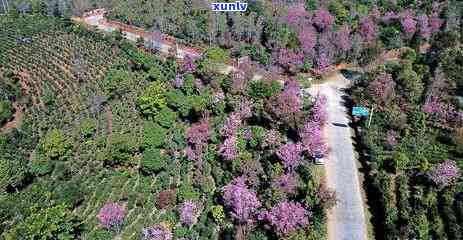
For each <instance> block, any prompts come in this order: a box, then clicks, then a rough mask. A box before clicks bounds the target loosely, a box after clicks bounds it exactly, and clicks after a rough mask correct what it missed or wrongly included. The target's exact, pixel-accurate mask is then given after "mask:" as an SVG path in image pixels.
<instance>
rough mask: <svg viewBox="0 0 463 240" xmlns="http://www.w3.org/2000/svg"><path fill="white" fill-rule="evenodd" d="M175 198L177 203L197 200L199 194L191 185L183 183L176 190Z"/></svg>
mask: <svg viewBox="0 0 463 240" xmlns="http://www.w3.org/2000/svg"><path fill="white" fill-rule="evenodd" d="M177 198H178V201H179V202H184V201H186V200H197V199H198V198H199V192H198V191H197V190H196V189H195V188H194V187H193V186H192V185H191V184H189V183H188V182H185V181H184V182H183V183H182V185H181V186H180V188H179V189H178V195H177Z"/></svg>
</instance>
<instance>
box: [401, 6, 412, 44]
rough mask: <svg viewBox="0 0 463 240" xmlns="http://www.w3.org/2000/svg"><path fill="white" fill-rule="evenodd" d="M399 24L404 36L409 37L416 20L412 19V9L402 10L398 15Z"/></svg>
mask: <svg viewBox="0 0 463 240" xmlns="http://www.w3.org/2000/svg"><path fill="white" fill-rule="evenodd" d="M400 24H401V25H402V29H403V32H404V35H405V38H407V39H410V38H412V37H413V35H414V34H415V32H416V21H415V19H414V14H413V11H412V10H410V9H407V10H405V11H404V12H402V14H401V17H400Z"/></svg>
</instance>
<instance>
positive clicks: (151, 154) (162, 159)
mask: <svg viewBox="0 0 463 240" xmlns="http://www.w3.org/2000/svg"><path fill="white" fill-rule="evenodd" d="M167 161H168V157H167V156H165V155H164V154H163V153H162V152H161V150H160V149H157V148H149V149H148V150H146V151H145V152H144V153H143V158H142V160H141V168H142V170H143V171H144V172H146V173H156V172H159V171H161V170H164V169H165V167H166V166H167Z"/></svg>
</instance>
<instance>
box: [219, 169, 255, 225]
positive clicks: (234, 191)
mask: <svg viewBox="0 0 463 240" xmlns="http://www.w3.org/2000/svg"><path fill="white" fill-rule="evenodd" d="M223 199H224V202H225V204H226V205H227V207H229V208H230V209H231V210H232V212H231V215H232V217H234V218H235V219H237V220H238V221H240V222H242V223H244V222H246V221H247V220H250V219H251V218H253V217H255V215H256V214H257V210H258V209H259V208H260V207H261V203H260V201H259V199H258V198H257V195H256V193H254V192H253V191H251V190H249V189H248V187H247V186H246V184H245V183H244V181H243V179H241V178H235V179H234V180H233V181H232V182H230V183H229V184H227V185H226V186H225V187H223Z"/></svg>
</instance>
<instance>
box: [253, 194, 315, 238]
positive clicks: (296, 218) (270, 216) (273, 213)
mask: <svg viewBox="0 0 463 240" xmlns="http://www.w3.org/2000/svg"><path fill="white" fill-rule="evenodd" d="M309 216H310V213H309V212H308V211H307V210H306V209H305V208H304V207H303V206H302V204H300V203H298V202H293V201H289V202H281V203H279V204H278V205H276V206H274V207H273V208H272V209H270V211H264V212H262V213H261V214H260V215H259V219H261V220H264V221H267V222H268V223H269V224H270V225H271V226H272V227H273V228H274V229H275V232H276V233H277V234H278V235H279V236H285V235H287V234H288V233H291V232H293V231H295V230H297V229H299V228H304V227H306V226H307V225H308V224H309V219H308V217H309Z"/></svg>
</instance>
